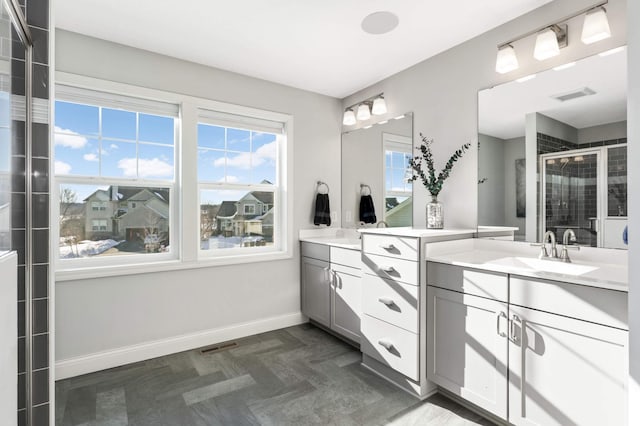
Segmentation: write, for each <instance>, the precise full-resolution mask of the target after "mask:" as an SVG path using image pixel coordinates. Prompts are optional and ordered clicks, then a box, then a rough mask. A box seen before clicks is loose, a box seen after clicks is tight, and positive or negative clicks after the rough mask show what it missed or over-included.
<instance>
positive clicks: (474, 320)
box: [427, 263, 509, 419]
mask: <svg viewBox="0 0 640 426" xmlns="http://www.w3.org/2000/svg"><path fill="white" fill-rule="evenodd" d="M427 284H428V287H427V324H428V330H427V378H428V379H429V380H431V381H432V382H434V383H436V384H438V385H439V386H441V387H442V388H444V389H447V390H448V391H450V392H452V393H453V394H455V395H458V396H460V397H462V398H464V399H466V400H468V401H470V402H472V403H474V404H475V405H477V406H478V407H481V408H483V409H485V410H486V411H488V412H490V413H492V414H494V415H496V416H498V417H500V418H503V419H506V418H507V389H508V386H507V385H508V382H507V360H508V345H509V342H508V340H507V333H508V328H509V324H508V312H509V311H508V303H507V295H508V279H507V276H506V274H493V273H486V272H481V271H474V270H468V269H464V268H462V267H458V266H451V265H444V264H439V263H429V264H428V266H427Z"/></svg>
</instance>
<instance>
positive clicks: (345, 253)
mask: <svg viewBox="0 0 640 426" xmlns="http://www.w3.org/2000/svg"><path fill="white" fill-rule="evenodd" d="M329 252H330V254H331V263H332V264H334V263H335V264H338V265H345V266H349V267H351V268H358V269H360V263H361V260H360V257H361V256H360V250H349V249H345V248H340V247H333V246H331V247H330V248H329Z"/></svg>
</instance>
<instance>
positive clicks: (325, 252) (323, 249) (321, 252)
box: [300, 241, 330, 262]
mask: <svg viewBox="0 0 640 426" xmlns="http://www.w3.org/2000/svg"><path fill="white" fill-rule="evenodd" d="M329 254H330V253H329V246H328V245H326V244H316V243H308V242H306V241H302V242H300V255H301V256H304V257H312V258H314V259H320V260H325V261H327V262H328V261H329V259H330V256H329Z"/></svg>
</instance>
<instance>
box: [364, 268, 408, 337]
mask: <svg viewBox="0 0 640 426" xmlns="http://www.w3.org/2000/svg"><path fill="white" fill-rule="evenodd" d="M418 289H419V287H417V286H413V285H407V284H402V283H398V282H395V281H393V280H386V279H383V278H380V277H377V276H373V275H368V274H365V276H364V279H363V285H362V310H363V311H364V313H366V314H369V315H371V316H372V317H375V318H378V319H381V320H383V321H386V322H388V323H390V324H393V325H396V326H398V327H402V328H404V329H405V330H408V331H411V332H413V333H417V332H418V294H419V291H418Z"/></svg>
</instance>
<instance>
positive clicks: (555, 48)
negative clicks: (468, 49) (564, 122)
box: [496, 0, 611, 74]
mask: <svg viewBox="0 0 640 426" xmlns="http://www.w3.org/2000/svg"><path fill="white" fill-rule="evenodd" d="M607 3H609V0H604V1H603V0H601V1H599V2H598V3H596V4H594V5H592V6H589V7H587V8H585V9H582V10H580V11H578V12H576V13H574V14H572V15H570V16H567V17H565V18H563V19H561V20H559V21H557V22H556V23H552V24H550V25H545V26H544V27H542V28H538V29H536V30H534V31H530V32H528V33H526V34H523V35H521V36H519V37H516V38H513V39H511V40H509V41H507V42H505V43H500V44H499V45H498V54H497V56H496V72H498V73H500V74H505V73H508V72H510V71H513V70H516V69H518V58H517V56H516V51H515V48H514V47H513V44H514V43H515V42H517V41H520V40H522V39H524V38H526V37H530V36H532V35H536V43H535V47H534V51H533V57H534V58H536V59H537V60H539V61H544V60H545V59H548V58H552V57H554V56H557V55H558V54H559V53H560V49H562V48H563V47H565V46H567V44H568V41H567V32H568V29H567V23H566V22H567V21H569V20H571V19H573V18H575V17H577V16H580V15H585V16H584V23H583V26H582V37H581V38H582V41H583V42H584V43H586V44H590V43H595V42H597V41H600V40H603V39H605V38H607V37H611V29H610V28H609V21H608V19H607V12H606V10H605V9H604V7H603V6H604V5H606V4H607Z"/></svg>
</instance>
